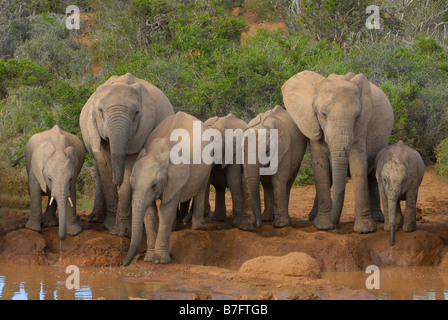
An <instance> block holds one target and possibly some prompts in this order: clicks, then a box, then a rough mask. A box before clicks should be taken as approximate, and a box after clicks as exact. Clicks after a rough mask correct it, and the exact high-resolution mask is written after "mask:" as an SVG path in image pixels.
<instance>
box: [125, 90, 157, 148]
mask: <svg viewBox="0 0 448 320" xmlns="http://www.w3.org/2000/svg"><path fill="white" fill-rule="evenodd" d="M131 87H133V88H135V89H136V90H137V91H138V92H139V93H140V95H141V101H139V103H141V113H142V115H141V118H140V121H139V123H138V126H137V130H136V131H135V133H134V135H133V136H132V138H131V139H130V140H129V143H128V147H127V150H126V152H127V153H128V154H135V153H137V152H139V151H140V150H141V148H142V147H143V145H144V144H145V142H146V139H147V138H148V136H149V134H150V133H151V131H152V130H153V129H154V127H155V126H156V125H157V124H156V123H155V121H154V116H155V108H157V106H156V103H155V101H154V99H153V98H152V96H151V94H150V93H149V90H148V89H147V88H146V87H145V86H144V85H143V84H141V83H134V84H132V85H131Z"/></svg>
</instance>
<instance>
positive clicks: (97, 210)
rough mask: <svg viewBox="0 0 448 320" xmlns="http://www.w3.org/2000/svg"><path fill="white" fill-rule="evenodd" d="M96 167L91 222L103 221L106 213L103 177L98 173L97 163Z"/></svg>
mask: <svg viewBox="0 0 448 320" xmlns="http://www.w3.org/2000/svg"><path fill="white" fill-rule="evenodd" d="M94 169H95V181H96V190H95V200H94V202H93V209H92V212H91V213H90V215H89V222H103V221H104V218H105V215H106V200H105V199H104V192H103V188H102V186H101V178H100V175H99V173H98V169H97V167H96V164H95V166H94Z"/></svg>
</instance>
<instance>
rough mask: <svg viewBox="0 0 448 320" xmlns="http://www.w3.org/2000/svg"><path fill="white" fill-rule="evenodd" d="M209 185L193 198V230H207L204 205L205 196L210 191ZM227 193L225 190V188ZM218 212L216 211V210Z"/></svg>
mask: <svg viewBox="0 0 448 320" xmlns="http://www.w3.org/2000/svg"><path fill="white" fill-rule="evenodd" d="M207 187H208V184H205V185H204V186H203V187H202V188H201V190H200V191H199V193H197V194H196V195H195V196H194V197H193V222H192V225H191V228H192V229H193V230H206V229H207V224H206V223H205V219H204V203H205V194H206V192H207V191H208V189H207ZM224 192H225V188H224ZM215 211H216V210H215Z"/></svg>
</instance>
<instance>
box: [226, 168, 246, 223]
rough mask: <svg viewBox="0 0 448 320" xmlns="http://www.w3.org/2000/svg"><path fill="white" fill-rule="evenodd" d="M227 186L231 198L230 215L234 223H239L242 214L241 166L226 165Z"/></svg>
mask: <svg viewBox="0 0 448 320" xmlns="http://www.w3.org/2000/svg"><path fill="white" fill-rule="evenodd" d="M226 174H227V184H228V186H229V189H230V195H231V197H232V213H233V218H234V221H240V220H241V215H242V214H243V207H244V204H243V201H244V195H243V184H242V174H243V173H242V166H241V165H233V164H229V165H228V170H227V172H226Z"/></svg>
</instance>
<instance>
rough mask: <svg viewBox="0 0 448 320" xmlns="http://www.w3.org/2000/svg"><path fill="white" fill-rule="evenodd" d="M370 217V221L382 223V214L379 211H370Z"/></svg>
mask: <svg viewBox="0 0 448 320" xmlns="http://www.w3.org/2000/svg"><path fill="white" fill-rule="evenodd" d="M370 215H371V216H372V219H373V220H374V221H376V222H384V214H383V212H382V211H381V210H379V209H372V210H371V211H370Z"/></svg>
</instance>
